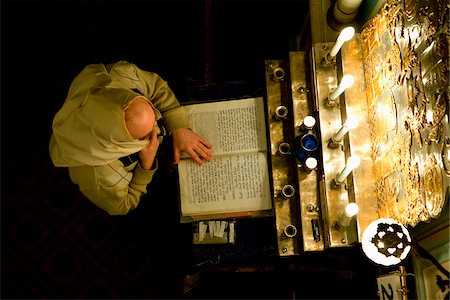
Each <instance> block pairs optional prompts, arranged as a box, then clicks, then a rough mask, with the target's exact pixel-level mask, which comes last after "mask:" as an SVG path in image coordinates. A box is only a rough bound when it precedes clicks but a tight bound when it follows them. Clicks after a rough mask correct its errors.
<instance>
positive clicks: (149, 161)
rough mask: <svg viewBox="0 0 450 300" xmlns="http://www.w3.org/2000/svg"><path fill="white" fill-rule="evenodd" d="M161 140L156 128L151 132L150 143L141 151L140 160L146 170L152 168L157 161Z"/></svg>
mask: <svg viewBox="0 0 450 300" xmlns="http://www.w3.org/2000/svg"><path fill="white" fill-rule="evenodd" d="M158 147H159V141H158V136H157V134H156V130H155V129H153V130H152V131H151V132H150V138H149V143H148V144H147V145H146V146H145V147H144V148H143V149H142V150H141V151H139V160H140V162H141V167H142V168H143V169H144V170H150V169H151V167H152V165H153V162H154V161H155V157H156V152H157V151H158Z"/></svg>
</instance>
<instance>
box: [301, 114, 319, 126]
mask: <svg viewBox="0 0 450 300" xmlns="http://www.w3.org/2000/svg"><path fill="white" fill-rule="evenodd" d="M303 124H304V125H305V127H307V128H312V127H314V125H315V124H316V119H315V118H314V117H313V116H306V117H305V118H304V119H303Z"/></svg>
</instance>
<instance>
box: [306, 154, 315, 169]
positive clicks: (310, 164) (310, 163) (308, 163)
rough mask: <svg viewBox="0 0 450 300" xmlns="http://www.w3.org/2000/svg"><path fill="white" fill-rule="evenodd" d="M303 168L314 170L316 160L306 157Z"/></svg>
mask: <svg viewBox="0 0 450 300" xmlns="http://www.w3.org/2000/svg"><path fill="white" fill-rule="evenodd" d="M305 167H306V169H307V170H314V169H315V168H316V167H317V159H316V158H315V157H312V156H310V157H308V158H307V159H305Z"/></svg>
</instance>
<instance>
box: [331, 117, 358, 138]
mask: <svg viewBox="0 0 450 300" xmlns="http://www.w3.org/2000/svg"><path fill="white" fill-rule="evenodd" d="M356 126H358V119H356V118H355V117H349V118H348V119H347V121H345V123H344V124H343V125H342V126H341V128H339V130H338V131H337V132H336V133H335V134H334V135H333V137H332V139H333V141H334V142H340V141H341V140H342V138H343V137H344V135H345V134H346V133H347V132H348V131H349V130H350V129H354V128H356Z"/></svg>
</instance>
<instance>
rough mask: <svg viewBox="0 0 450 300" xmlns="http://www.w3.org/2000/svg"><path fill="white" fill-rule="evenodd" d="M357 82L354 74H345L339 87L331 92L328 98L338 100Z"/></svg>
mask: <svg viewBox="0 0 450 300" xmlns="http://www.w3.org/2000/svg"><path fill="white" fill-rule="evenodd" d="M353 83H355V77H353V75H345V76H344V77H342V80H341V83H339V85H338V86H337V88H336V89H335V90H333V91H331V92H330V94H329V95H328V99H330V100H336V99H337V98H338V97H339V96H340V95H341V94H342V93H343V92H344V91H345V90H346V89H347V88H349V87H351V86H352V85H353Z"/></svg>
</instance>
